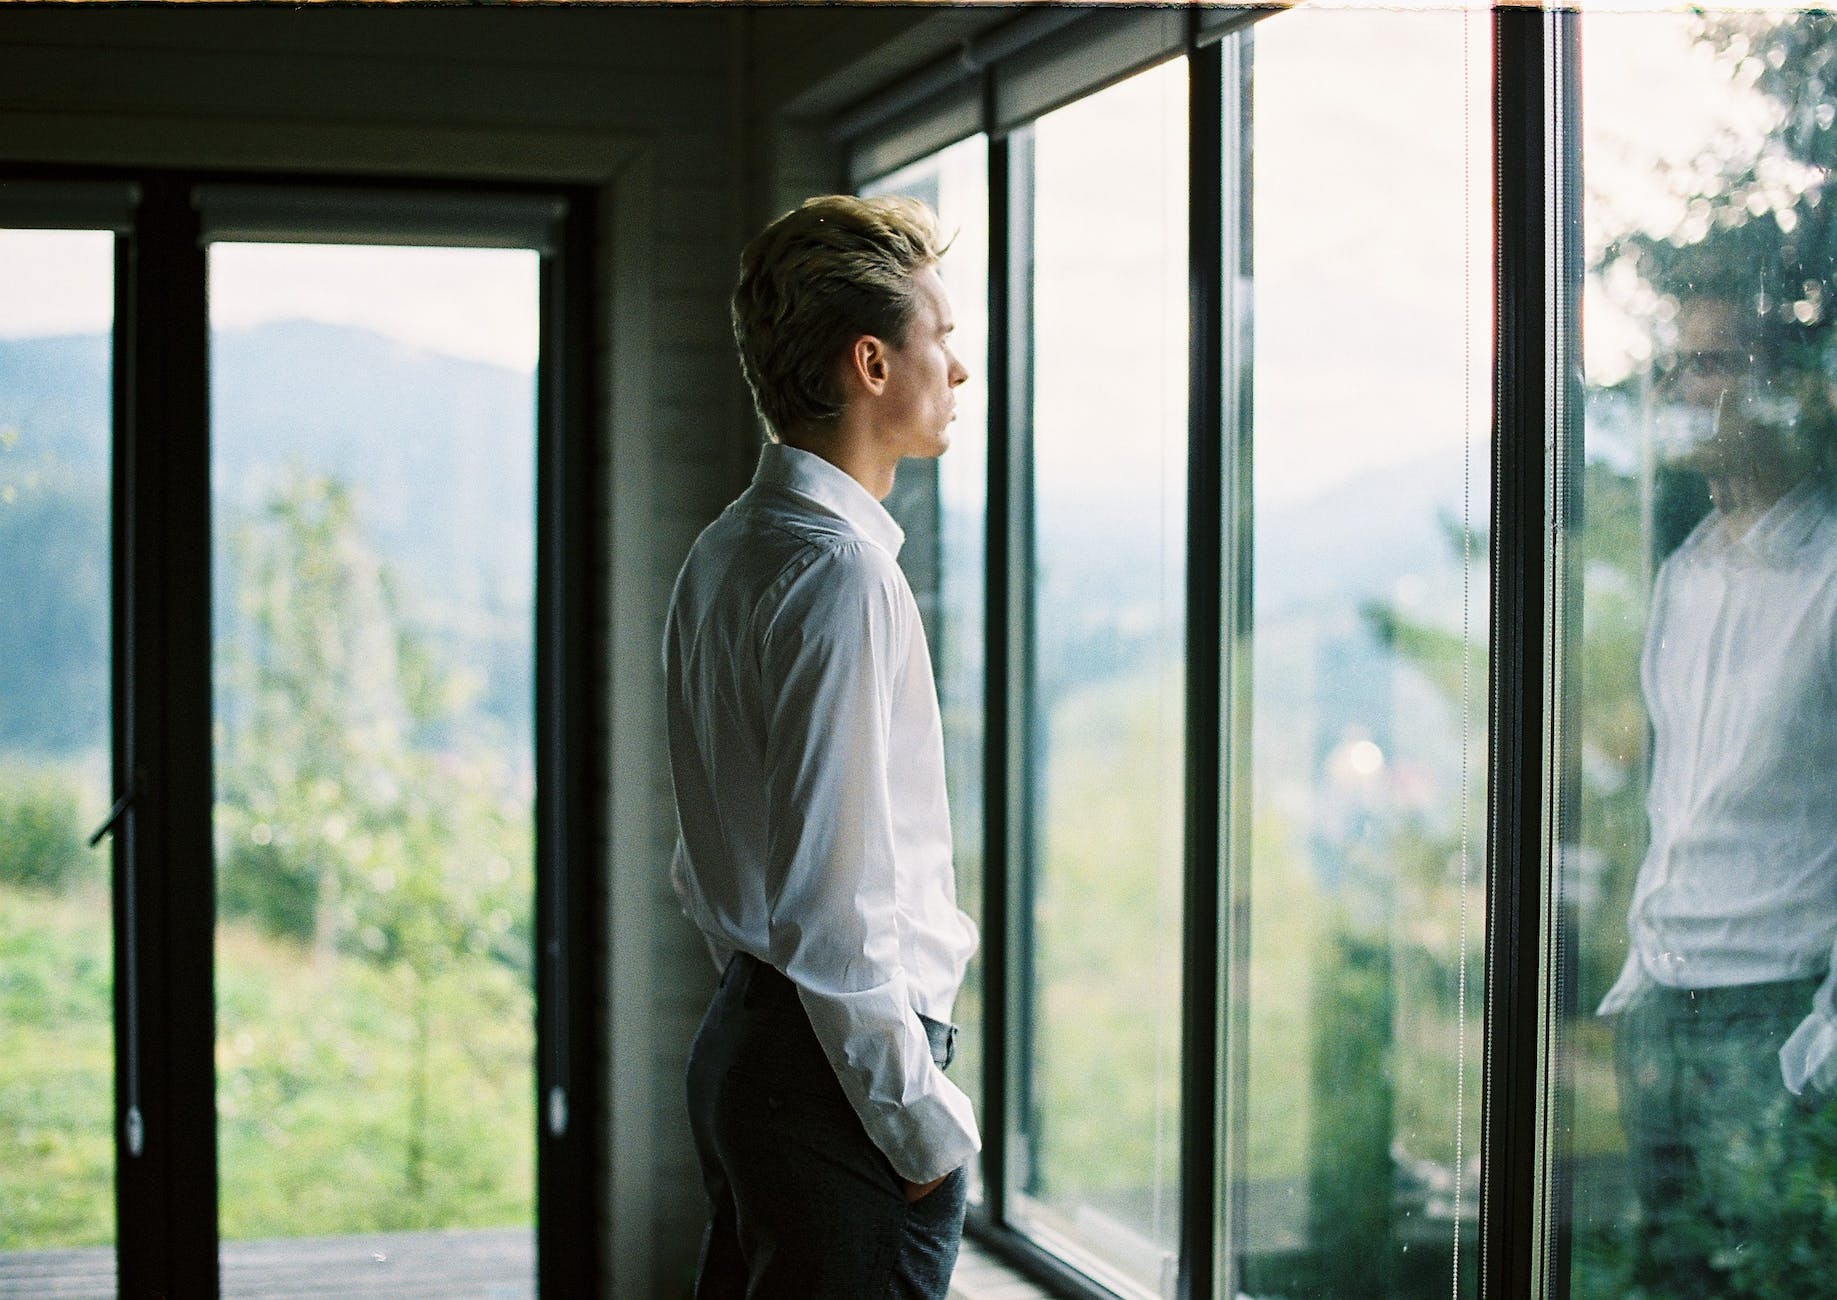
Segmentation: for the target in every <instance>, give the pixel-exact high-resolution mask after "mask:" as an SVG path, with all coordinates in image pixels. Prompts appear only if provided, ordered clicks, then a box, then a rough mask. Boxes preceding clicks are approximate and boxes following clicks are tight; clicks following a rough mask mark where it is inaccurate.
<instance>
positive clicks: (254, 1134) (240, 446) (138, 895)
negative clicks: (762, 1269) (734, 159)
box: [0, 172, 597, 1296]
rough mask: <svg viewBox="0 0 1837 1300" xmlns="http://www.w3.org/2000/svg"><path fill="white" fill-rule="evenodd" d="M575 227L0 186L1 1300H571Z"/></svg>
mask: <svg viewBox="0 0 1837 1300" xmlns="http://www.w3.org/2000/svg"><path fill="white" fill-rule="evenodd" d="M575 203H576V200H575V199H574V198H573V197H570V198H568V199H564V198H562V197H561V196H559V195H556V194H553V193H548V192H533V191H532V192H521V191H508V190H507V191H502V192H492V193H480V192H476V191H471V190H464V189H458V188H453V187H448V188H445V189H440V188H430V189H426V190H418V191H405V190H398V189H392V188H388V187H369V186H349V187H331V186H319V185H311V184H306V183H299V184H278V183H276V184H263V185H251V184H230V183H217V182H213V181H210V180H208V179H207V178H201V177H196V176H189V175H181V174H177V173H172V172H146V173H138V174H134V175H112V174H111V175H109V176H106V177H104V176H97V177H95V178H93V179H92V178H90V177H87V176H86V177H85V178H84V179H83V180H82V181H80V182H79V181H66V180H63V179H54V180H38V179H34V180H31V181H9V182H7V183H6V184H5V185H4V186H3V187H0V281H3V282H4V283H5V285H6V287H7V292H6V293H5V294H3V295H0V590H3V591H4V593H5V596H6V599H5V601H4V602H0V604H3V605H4V613H0V1294H15V1293H17V1294H44V1293H47V1292H52V1293H56V1294H97V1295H106V1294H110V1293H114V1292H116V1291H119V1293H121V1294H135V1295H139V1294H180V1295H188V1296H190V1295H198V1296H208V1295H211V1294H214V1293H226V1294H231V1295H251V1294H276V1293H302V1292H312V1293H315V1294H329V1293H337V1294H340V1295H366V1294H381V1293H384V1292H387V1293H390V1294H400V1293H401V1291H402V1289H403V1288H404V1287H412V1288H415V1289H417V1291H418V1293H425V1294H458V1293H464V1294H480V1293H488V1294H492V1295H529V1294H533V1293H534V1292H535V1291H536V1290H537V1289H538V1288H539V1287H540V1288H541V1289H543V1290H546V1291H548V1292H550V1293H551V1294H569V1295H573V1294H583V1293H587V1292H589V1291H590V1290H591V1289H592V1287H593V1285H594V1272H595V1269H596V1261H595V1258H594V1255H593V1252H592V1250H591V1249H590V1248H589V1247H588V1246H587V1245H586V1243H588V1242H590V1240H591V1232H590V1228H589V1220H590V1217H591V1216H592V1214H593V1207H594V1205H595V1198H594V1196H593V1191H592V1187H591V1185H590V1180H591V1178H592V1176H593V1175H592V1168H591V1166H590V1164H589V1156H590V1147H589V1139H590V1136H591V1129H592V1125H593V1121H594V1116H595V1114H596V1110H597V1108H596V1106H595V1105H594V1102H593V1096H592V1092H591V1088H590V1083H589V1076H590V1073H591V1066H592V1044H593V1041H594V1039H593V1033H592V1026H591V1021H590V1018H589V1012H590V1006H589V1004H588V1002H587V1000H586V999H585V998H582V997H579V996H573V995H572V991H573V990H575V989H579V988H583V987H585V986H586V984H587V976H586V974H585V967H586V962H587V961H588V944H587V941H586V939H587V933H588V929H587V927H588V924H589V920H590V918H591V916H592V907H591V903H590V901H589V897H588V895H587V892H586V891H587V889H588V886H589V882H588V881H587V880H586V879H585V875H584V869H585V866H586V863H587V861H588V860H589V858H588V855H586V854H585V853H584V852H583V847H584V844H585V841H586V837H587V829H586V827H587V825H588V823H587V812H586V809H587V804H586V800H585V797H584V796H585V791H586V785H587V782H588V781H589V780H590V779H591V773H590V772H589V770H588V762H589V759H590V749H589V747H588V745H587V742H586V739H585V737H584V735H583V734H582V729H583V727H584V726H585V723H586V720H587V719H588V718H589V717H590V716H591V714H592V709H591V706H590V703H589V701H590V695H591V690H592V688H591V685H590V679H589V677H588V676H587V671H586V670H587V665H586V661H585V656H584V654H583V653H582V647H583V646H584V645H585V642H586V639H585V637H584V635H583V632H584V626H585V619H586V618H587V617H588V613H589V611H588V600H587V598H586V597H585V596H584V594H583V593H584V592H585V591H586V590H587V583H586V581H585V577H584V572H585V569H584V566H585V565H586V563H587V559H588V557H589V556H590V555H591V554H592V553H593V552H594V547H593V545H592V542H591V539H590V538H588V537H587V536H586V535H585V528H586V507H587V501H588V493H587V489H586V486H585V484H586V482H587V479H588V476H589V473H590V471H589V470H588V468H587V467H586V465H585V461H586V458H587V456H588V455H589V454H590V448H589V445H588V443H587V441H586V439H584V438H583V437H580V436H578V421H579V420H580V418H581V413H582V412H583V411H584V409H585V395H586V387H585V381H586V376H587V374H588V373H589V372H588V370H587V368H586V367H585V366H582V365H579V364H577V363H576V360H575V359H573V358H571V357H570V356H569V355H568V353H567V348H568V347H569V346H570V345H571V343H572V341H573V340H577V339H580V338H582V337H584V333H585V331H584V328H583V327H582V322H584V320H585V319H586V313H585V310H584V299H583V298H582V297H581V290H580V289H579V288H578V286H580V285H582V284H584V283H585V279H584V277H580V276H576V275H574V274H573V273H572V271H571V269H570V268H572V267H575V266H577V265H580V264H582V263H583V262H584V261H585V259H586V258H587V257H588V256H589V254H590V249H589V248H588V246H587V242H586V241H587V238H588V237H587V235H586V233H585V232H586V231H587V230H588V229H589V226H588V225H587V223H586V220H585V216H584V209H582V208H580V207H577V206H575ZM60 225H61V227H62V228H58V227H60ZM47 227H50V228H47ZM564 701H565V702H566V704H567V707H566V708H564V707H562V706H563V702H564ZM98 846H99V847H98ZM570 863H573V864H575V866H574V873H575V874H574V876H573V877H572V878H571V877H570V875H569V866H568V864H570ZM111 1103H112V1104H111Z"/></svg>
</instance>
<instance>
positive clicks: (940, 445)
mask: <svg viewBox="0 0 1837 1300" xmlns="http://www.w3.org/2000/svg"><path fill="white" fill-rule="evenodd" d="M912 280H913V283H914V284H915V285H916V286H917V289H918V304H917V310H916V311H914V313H913V316H912V322H911V325H910V326H909V327H908V328H907V330H906V337H905V339H904V340H903V341H902V342H901V343H899V344H898V345H896V346H894V347H892V348H890V349H889V350H888V369H887V385H886V388H885V389H884V390H883V391H882V393H881V394H880V399H879V402H878V404H877V410H876V415H877V417H878V418H877V419H876V422H875V423H876V427H877V429H878V432H879V435H880V436H881V437H882V438H883V439H884V440H885V441H886V445H887V446H888V447H889V449H891V450H895V451H897V453H898V454H899V455H900V456H902V457H903V456H915V457H933V456H938V455H941V454H942V453H943V451H944V449H945V448H946V447H948V446H950V422H951V421H952V420H954V419H956V418H957V393H956V389H957V385H959V384H961V383H962V382H963V381H964V380H966V379H968V378H969V371H968V370H966V369H964V367H963V363H962V362H961V361H959V360H957V357H956V354H955V353H953V352H952V351H951V348H950V333H951V330H952V329H953V328H954V323H953V320H952V317H951V311H950V299H949V297H948V296H946V294H945V292H944V281H943V280H942V279H940V278H939V276H938V271H937V268H936V267H935V266H928V267H926V268H925V269H924V270H922V271H919V272H917V273H916V274H915V275H914V276H913V277H912Z"/></svg>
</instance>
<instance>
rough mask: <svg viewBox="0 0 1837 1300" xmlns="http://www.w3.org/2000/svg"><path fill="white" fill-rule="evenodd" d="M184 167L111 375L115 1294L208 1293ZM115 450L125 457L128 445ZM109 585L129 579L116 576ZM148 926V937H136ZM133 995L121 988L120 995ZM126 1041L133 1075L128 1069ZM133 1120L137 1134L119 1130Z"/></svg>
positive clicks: (205, 736) (203, 447) (211, 1121)
mask: <svg viewBox="0 0 1837 1300" xmlns="http://www.w3.org/2000/svg"><path fill="white" fill-rule="evenodd" d="M189 194H190V186H189V183H188V181H187V179H186V178H185V177H182V176H162V177H157V178H152V179H150V180H148V181H147V182H146V184H145V187H144V196H145V198H144V202H143V204H142V207H141V211H140V217H139V220H138V222H137V224H136V228H135V233H134V235H133V236H132V237H131V241H130V242H131V248H130V249H129V250H128V252H127V253H126V255H125V256H124V259H123V260H124V262H125V264H126V269H127V271H128V277H127V283H126V284H125V285H124V286H121V287H119V288H118V289H117V303H118V304H121V305H123V306H125V307H126V309H127V314H126V315H125V317H124V318H122V319H118V320H117V322H116V329H117V331H118V333H120V332H125V335H126V338H125V341H124V342H123V343H122V344H120V345H118V348H117V352H116V356H117V357H118V358H122V359H125V361H126V366H125V368H124V370H123V373H121V374H118V375H117V376H116V380H115V382H116V384H117V385H118V386H119V387H120V388H122V389H124V390H125V391H123V392H121V394H120V396H119V397H118V401H119V402H120V403H121V405H120V406H118V408H117V410H118V413H119V414H125V415H126V416H127V419H126V420H125V421H124V422H123V427H121V428H118V430H117V433H116V447H117V454H118V455H121V456H122V459H123V460H124V462H125V463H124V464H122V465H121V466H120V467H119V468H118V469H117V471H116V473H117V480H116V481H117V483H118V484H119V485H120V486H121V487H122V488H124V489H125V500H123V501H121V502H120V503H119V504H118V506H117V510H118V512H119V513H118V515H117V522H118V526H119V527H120V530H121V534H122V535H121V536H118V538H117V541H116V547H117V551H116V553H117V555H121V554H123V552H125V554H126V556H127V557H128V565H127V568H126V570H125V571H124V572H121V573H120V576H119V577H118V578H117V582H118V583H125V584H127V588H126V590H127V591H129V592H131V599H124V600H122V601H121V604H120V605H119V609H120V611H121V612H120V613H119V614H118V617H120V618H121V619H122V620H123V622H124V623H125V624H126V626H125V627H124V628H122V629H121V630H122V631H123V632H125V637H123V638H122V640H121V642H120V644H123V645H125V646H126V647H127V648H128V653H127V654H126V655H125V656H124V657H123V658H122V659H121V660H118V662H117V668H116V674H117V681H118V686H117V689H118V690H119V691H120V692H122V694H121V696H120V697H119V698H120V699H122V700H123V702H125V704H126V706H127V716H129V717H131V718H132V719H133V725H132V730H131V732H130V733H129V736H128V737H127V743H126V746H125V748H124V749H123V751H122V757H121V759H120V760H118V761H123V762H125V765H126V767H127V770H128V771H129V772H131V773H133V774H135V775H136V776H137V777H142V782H141V785H140V789H139V792H138V795H137V798H136V799H135V802H134V805H133V809H132V812H131V814H130V815H129V818H128V820H127V822H126V835H125V837H124V838H125V840H126V845H125V848H124V849H123V850H120V852H121V856H122V857H123V858H124V859H125V860H126V863H127V864H128V870H127V872H126V874H125V875H124V877H123V880H122V888H123V889H124V890H125V891H127V897H125V898H124V899H123V901H124V902H125V903H126V904H127V907H126V908H125V909H124V911H123V912H122V913H121V915H122V916H123V917H124V918H126V917H131V918H132V924H131V926H130V927H129V928H128V929H127V931H126V932H125V933H124V932H123V930H122V929H121V927H122V926H124V925H127V924H128V923H127V921H126V920H125V919H124V920H118V921H117V935H118V947H117V951H118V952H119V953H121V954H122V958H123V960H124V963H126V964H125V965H124V966H123V967H122V968H120V969H118V971H117V974H116V984H117V989H118V992H117V997H118V998H123V997H129V999H130V1001H131V1003H132V1010H133V1023H132V1024H131V1025H129V1024H128V1023H126V1020H125V1017H124V1016H123V1015H122V1014H121V1009H118V1014H117V1019H116V1030H115V1033H116V1061H117V1065H116V1070H117V1074H116V1078H117V1080H118V1083H117V1087H118V1088H122V1087H124V1086H126V1087H129V1088H130V1089H131V1092H132V1094H134V1095H137V1098H138V1114H139V1121H140V1122H139V1123H138V1124H136V1125H132V1126H130V1123H129V1116H128V1113H127V1112H126V1110H125V1109H123V1107H124V1106H125V1105H126V1104H127V1103H128V1098H127V1096H126V1095H121V1096H118V1098H117V1130H116V1143H117V1153H118V1154H117V1163H116V1168H117V1171H118V1172H117V1180H118V1187H117V1206H118V1209H117V1214H118V1216H119V1220H118V1221H119V1234H118V1247H117V1249H118V1252H119V1254H118V1259H119V1264H118V1267H119V1287H120V1291H121V1293H122V1294H124V1295H143V1294H168V1295H186V1296H201V1297H207V1296H214V1295H216V1294H217V1292H218V1276H217V1146H216V1144H217V1122H216V1121H217V1107H216V1079H215V1069H214V1059H215V1058H214V1037H215V1023H214V1003H213V998H212V992H211V990H212V983H213V964H214V958H213V946H212V935H213V932H214V929H215V908H216V901H215V897H214V892H213V888H212V856H213V855H212V835H211V802H212V771H211V757H210V756H211V718H210V709H211V679H210V617H211V610H210V583H209V581H208V578H203V580H200V579H201V577H203V575H208V574H209V572H210V497H209V491H210V488H209V484H210V478H209V460H210V445H209V443H210V436H209V424H208V402H209V392H208V385H207V381H206V359H207V348H208V338H209V334H208V323H207V321H206V304H205V286H204V276H205V260H204V250H203V246H202V244H201V243H200V242H199V230H198V216H197V213H196V212H195V211H194V210H193V208H192V207H191V204H190V201H189ZM123 453H125V455H123ZM117 590H118V591H119V590H122V588H121V587H118V588H117ZM149 937H154V938H156V939H157V942H154V943H149V942H146V939H147V938H149ZM130 995H131V997H130ZM130 1054H131V1058H132V1062H133V1074H132V1076H124V1075H123V1074H122V1071H123V1070H124V1069H125V1068H127V1065H128V1061H129V1059H130ZM130 1127H133V1128H134V1129H135V1130H136V1131H134V1132H129V1131H128V1130H129V1128H130Z"/></svg>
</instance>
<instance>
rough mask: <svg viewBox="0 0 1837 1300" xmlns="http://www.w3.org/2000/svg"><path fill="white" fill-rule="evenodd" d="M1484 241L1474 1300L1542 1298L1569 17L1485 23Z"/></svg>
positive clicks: (1545, 1278) (1526, 15)
mask: <svg viewBox="0 0 1837 1300" xmlns="http://www.w3.org/2000/svg"><path fill="white" fill-rule="evenodd" d="M1493 23H1494V28H1493V53H1494V66H1495V86H1496V90H1495V99H1494V114H1495V116H1494V123H1493V128H1494V132H1495V151H1494V160H1495V161H1494V173H1493V187H1494V188H1493V193H1494V205H1493V206H1494V214H1495V215H1494V221H1495V230H1494V236H1495V240H1496V244H1495V247H1496V248H1497V254H1496V257H1497V261H1496V263H1495V276H1496V284H1495V289H1496V295H1497V296H1496V299H1495V301H1496V303H1497V306H1496V309H1495V310H1496V312H1497V318H1496V322H1497V323H1496V330H1495V348H1496V352H1495V356H1494V380H1493V382H1494V408H1493V409H1494V420H1495V424H1494V429H1493V439H1492V461H1493V463H1492V489H1493V501H1492V518H1491V532H1492V543H1491V544H1492V574H1493V576H1492V594H1491V606H1492V611H1491V625H1492V637H1493V653H1492V661H1491V681H1490V682H1489V684H1488V693H1489V698H1490V708H1489V713H1490V719H1489V721H1490V728H1489V731H1490V736H1491V740H1490V746H1491V752H1490V754H1489V774H1488V786H1489V790H1490V792H1491V797H1490V804H1491V807H1490V809H1489V815H1488V835H1487V839H1488V845H1487V858H1486V860H1487V882H1486V886H1487V889H1486V893H1487V898H1486V910H1487V918H1486V1025H1485V1035H1486V1061H1485V1081H1484V1097H1485V1103H1484V1114H1483V1118H1482V1153H1481V1190H1480V1291H1481V1294H1483V1295H1488V1296H1508V1295H1527V1294H1542V1293H1544V1292H1545V1291H1547V1290H1548V1289H1549V1286H1550V1283H1551V1281H1552V1279H1551V1276H1550V1275H1549V1273H1548V1271H1547V1270H1546V1268H1545V1266H1544V1265H1545V1260H1544V1256H1543V1251H1542V1248H1541V1246H1540V1241H1541V1233H1540V1225H1541V1221H1542V1217H1543V1215H1544V1213H1545V1211H1546V1210H1547V1208H1548V1207H1547V1205H1546V1204H1545V1197H1544V1196H1543V1194H1542V1188H1543V1186H1544V1183H1543V1180H1542V1179H1541V1178H1540V1172H1541V1171H1542V1169H1543V1162H1544V1160H1545V1159H1546V1158H1547V1155H1548V1144H1547V1142H1546V1141H1545V1140H1544V1133H1543V1127H1544V1125H1545V1124H1547V1122H1548V1121H1549V1119H1550V1118H1551V1114H1550V1111H1549V1108H1548V1107H1547V1106H1546V1105H1545V1104H1544V1103H1545V1100H1546V1097H1547V1092H1548V1079H1547V1077H1546V1072H1545V1062H1546V1061H1547V1054H1546V1053H1545V1052H1544V1051H1543V1050H1542V1049H1543V1048H1544V1046H1545V1045H1546V1044H1547V1042H1548V1033H1549V1028H1550V1023H1549V1020H1550V1018H1549V1016H1548V1014H1547V1011H1548V1007H1549V999H1548V997H1547V996H1546V993H1547V985H1546V974H1547V971H1546V963H1545V960H1544V957H1545V952H1546V951H1547V942H1546V940H1547V929H1548V926H1549V923H1550V921H1549V916H1548V909H1547V908H1546V907H1545V898H1544V895H1545V888H1544V885H1545V875H1546V872H1545V864H1546V863H1547V862H1548V860H1549V849H1550V847H1551V844H1552V839H1551V836H1552V832H1553V829H1554V826H1553V821H1552V800H1551V799H1549V798H1548V797H1547V796H1548V795H1549V793H1550V791H1549V787H1548V781H1547V777H1548V773H1549V771H1550V763H1551V760H1552V758H1553V755H1554V752H1555V751H1554V749H1553V748H1552V744H1553V737H1554V734H1555V733H1554V726H1555V723H1556V718H1555V716H1554V713H1555V710H1554V706H1555V703H1556V699H1557V697H1556V695H1555V694H1554V691H1555V688H1556V685H1557V678H1558V676H1559V674H1558V672H1557V665H1556V660H1555V657H1554V655H1553V653H1552V626H1551V622H1552V620H1551V619H1550V618H1549V617H1548V613H1549V612H1550V611H1553V610H1554V606H1553V605H1552V604H1551V603H1550V597H1551V594H1552V585H1551V584H1552V582H1553V580H1554V579H1555V578H1556V573H1557V571H1556V567H1555V566H1554V565H1553V564H1552V563H1551V559H1552V557H1551V554H1550V544H1551V540H1552V538H1553V536H1554V535H1555V534H1556V533H1557V532H1559V531H1560V525H1559V520H1558V516H1557V515H1555V514H1554V513H1552V508H1553V497H1552V495H1551V489H1552V486H1553V479H1552V476H1551V474H1550V469H1551V466H1550V465H1549V464H1548V459H1547V455H1546V439H1547V437H1548V436H1549V433H1550V430H1551V429H1552V428H1553V427H1554V426H1553V420H1555V418H1556V417H1557V415H1558V410H1557V409H1556V408H1557V404H1558V386H1559V383H1560V376H1561V373H1562V367H1563V365H1564V364H1566V362H1567V360H1568V358H1567V357H1565V356H1564V355H1562V353H1563V349H1562V348H1561V338H1562V330H1563V329H1564V328H1565V326H1564V323H1563V321H1562V320H1561V319H1560V315H1561V311H1560V308H1559V307H1557V306H1556V304H1554V303H1553V302H1552V290H1553V289H1554V288H1555V287H1556V285H1555V279H1556V276H1557V274H1558V271H1557V266H1558V248H1559V228H1560V221H1559V219H1558V214H1559V213H1560V212H1561V211H1562V208H1563V205H1564V201H1565V200H1564V196H1563V195H1562V194H1561V193H1560V186H1559V185H1557V184H1554V183H1553V182H1557V181H1558V179H1559V176H1560V172H1559V171H1557V170H1553V164H1554V162H1555V160H1556V159H1557V156H1558V151H1559V150H1560V149H1561V147H1562V139H1563V133H1564V132H1563V128H1564V125H1565V124H1564V123H1563V122H1561V121H1560V120H1559V112H1560V111H1561V109H1560V106H1559V104H1558V102H1557V101H1556V99H1555V98H1554V97H1553V96H1552V94H1551V91H1552V89H1553V88H1554V84H1555V83H1554V76H1553V74H1554V73H1556V72H1557V71H1558V69H1559V68H1560V67H1561V66H1562V59H1563V57H1564V53H1563V52H1564V50H1565V49H1566V48H1569V47H1572V46H1573V41H1574V31H1575V26H1574V23H1575V19H1574V16H1573V15H1564V14H1561V13H1556V12H1545V11H1542V10H1540V9H1536V8H1524V9H1518V8H1505V9H1498V10H1495V11H1494V13H1493Z"/></svg>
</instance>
